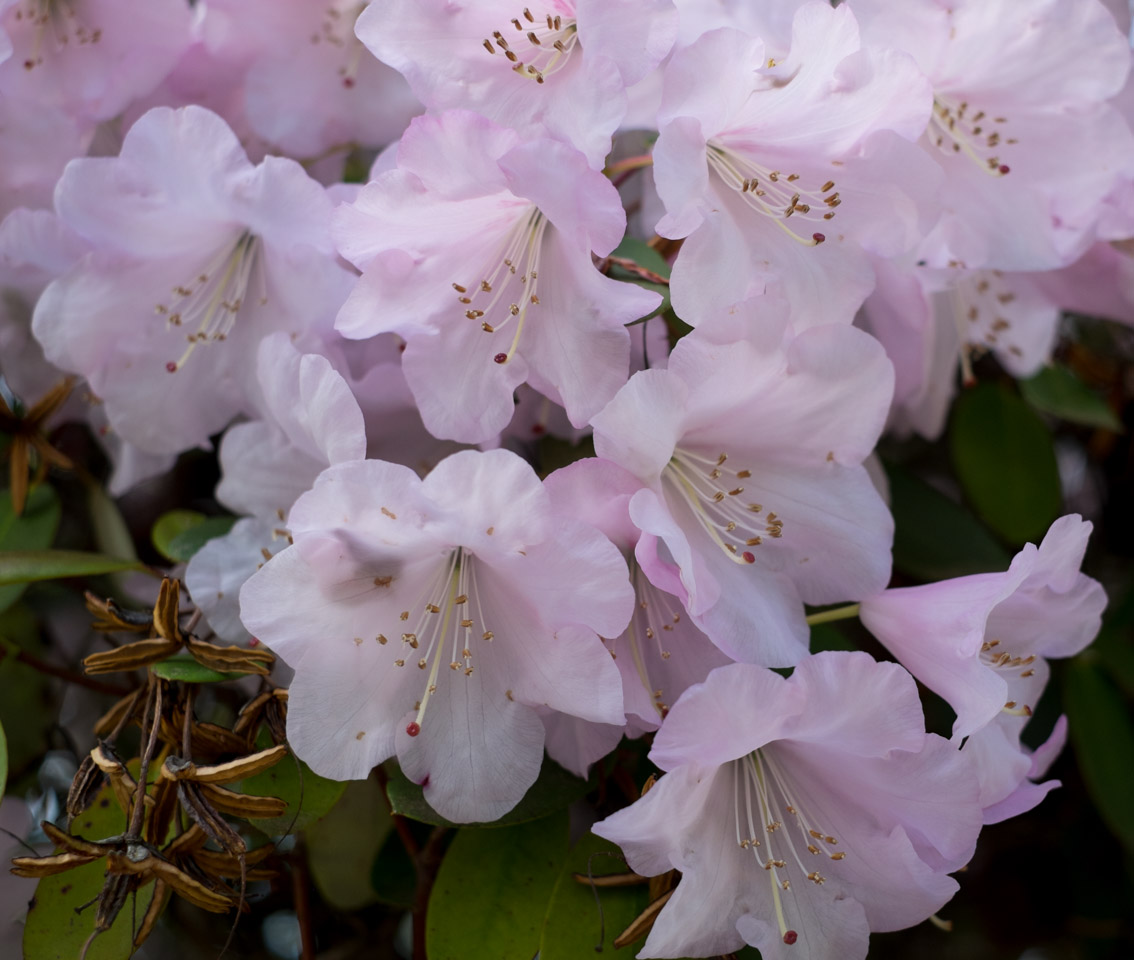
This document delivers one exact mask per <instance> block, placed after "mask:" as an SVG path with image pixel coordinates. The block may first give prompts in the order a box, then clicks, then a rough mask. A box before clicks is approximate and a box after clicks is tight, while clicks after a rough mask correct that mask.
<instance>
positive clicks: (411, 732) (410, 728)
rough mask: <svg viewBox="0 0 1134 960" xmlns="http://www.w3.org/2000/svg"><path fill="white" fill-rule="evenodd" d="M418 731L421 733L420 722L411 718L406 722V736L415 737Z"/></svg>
mask: <svg viewBox="0 0 1134 960" xmlns="http://www.w3.org/2000/svg"><path fill="white" fill-rule="evenodd" d="M419 733H421V724H420V723H418V722H417V721H416V720H411V721H410V722H409V723H407V724H406V736H407V737H416V736H417V735H418V734H419Z"/></svg>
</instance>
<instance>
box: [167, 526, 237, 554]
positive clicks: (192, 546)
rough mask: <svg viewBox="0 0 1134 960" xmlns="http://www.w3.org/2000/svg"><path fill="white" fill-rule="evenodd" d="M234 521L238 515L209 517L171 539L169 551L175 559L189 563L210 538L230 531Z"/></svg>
mask: <svg viewBox="0 0 1134 960" xmlns="http://www.w3.org/2000/svg"><path fill="white" fill-rule="evenodd" d="M234 523H236V517H209V519H208V520H206V521H205V522H204V523H198V524H196V525H195V526H192V527H190V528H189V529H188V530H183V531H182V532H181V533H179V534H177V536H175V537H174V538H173V539H172V540H170V541H169V543H168V544H167V547H168V548H169V553H170V555H172V556H173V558H174V559H175V560H178V561H180V562H182V563H187V562H188V561H189V560H191V559H192V558H193V554H195V553H196V552H197V551H198V550H200V549H201V547H203V546H204V545H205V544H206V543H208V542H209V541H210V540H213V539H215V538H216V537H223V536H224V535H225V534H226V533H228V531H229V530H231V529H232V526H233V524H234Z"/></svg>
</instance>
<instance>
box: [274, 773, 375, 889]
mask: <svg viewBox="0 0 1134 960" xmlns="http://www.w3.org/2000/svg"><path fill="white" fill-rule="evenodd" d="M283 762H284V763H286V762H287V761H286V760H285V761H283ZM392 826H393V823H392V821H391V820H390V815H389V813H387V811H386V801H385V799H384V798H383V796H382V788H381V787H379V786H378V784H377V782H375V780H374V779H372V778H371V779H368V780H354V781H352V782H350V783H348V784H347V785H346V790H344V791H343V795H342V799H340V800H339V802H338V803H336V804H335V806H334V809H332V810H331V812H330V813H328V814H327V815H326V816H325V817H324V818H323V819H322V820H320V821H319V822H318V823H313V824H312V825H311V826H310V827H308V828H307V862H308V864H309V865H310V867H311V877H312V879H313V880H314V881H315V886H316V887H318V888H319V893H320V894H322V896H323V899H324V900H325V901H327V903H329V904H330V905H331V906H332V907H335V908H336V909H338V910H343V911H351V910H358V909H360V908H362V907H365V906H367V905H368V904H371V903H374V902H375V901H376V900H377V899H378V896H377V893H376V892H375V890H374V888H373V887H372V886H371V883H370V881H371V871H372V869H373V867H374V862H375V860H376V859H377V857H378V853H379V851H380V850H381V849H382V844H383V842H384V841H385V840H386V837H387V836H388V835H389V833H390V830H391V827H392Z"/></svg>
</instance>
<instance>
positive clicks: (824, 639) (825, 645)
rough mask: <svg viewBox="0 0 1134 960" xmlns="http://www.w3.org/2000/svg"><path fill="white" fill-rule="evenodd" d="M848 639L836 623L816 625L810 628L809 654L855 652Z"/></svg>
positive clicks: (852, 644)
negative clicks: (838, 651)
mask: <svg viewBox="0 0 1134 960" xmlns="http://www.w3.org/2000/svg"><path fill="white" fill-rule="evenodd" d="M857 649H858V647H856V646H855V645H854V643H853V642H852V641H851V639H850V637H848V636H847V635H846V634H845V633H843V631H842V630H840V629H839V625H838V624H836V623H817V624H816V625H815V626H813V627H812V628H811V652H812V653H820V652H821V651H823V650H857Z"/></svg>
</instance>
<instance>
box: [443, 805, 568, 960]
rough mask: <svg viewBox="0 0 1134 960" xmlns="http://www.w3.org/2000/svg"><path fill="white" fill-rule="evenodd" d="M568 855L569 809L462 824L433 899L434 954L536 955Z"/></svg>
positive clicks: (449, 959)
mask: <svg viewBox="0 0 1134 960" xmlns="http://www.w3.org/2000/svg"><path fill="white" fill-rule="evenodd" d="M566 858H567V811H566V810H562V811H560V812H559V813H555V814H552V815H551V816H550V817H546V818H544V819H543V820H534V821H532V822H530V823H522V824H513V825H512V826H509V827H504V828H502V829H500V830H493V831H491V832H489V831H487V830H461V831H460V832H459V833H458V834H457V836H456V838H455V839H454V840H453V843H452V845H451V846H450V847H449V850H448V852H447V853H446V854H445V859H444V860H443V861H442V862H441V869H440V870H439V871H438V873H437V880H436V882H435V883H434V885H433V893H432V895H431V896H430V898H429V909H428V912H427V913H426V920H425V922H426V929H425V948H426V954H427V955H428V956H429V960H499V958H503V957H523V958H525V960H526V958H530V957H533V956H535V953H536V951H537V950H538V949H539V946H540V934H541V932H542V930H543V925H544V917H545V916H546V914H547V905H548V902H549V901H550V899H551V894H552V891H553V890H554V889H555V883H556V880H557V879H558V878H559V874H560V872H561V871H562V869H563V863H564V861H565V860H566Z"/></svg>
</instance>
